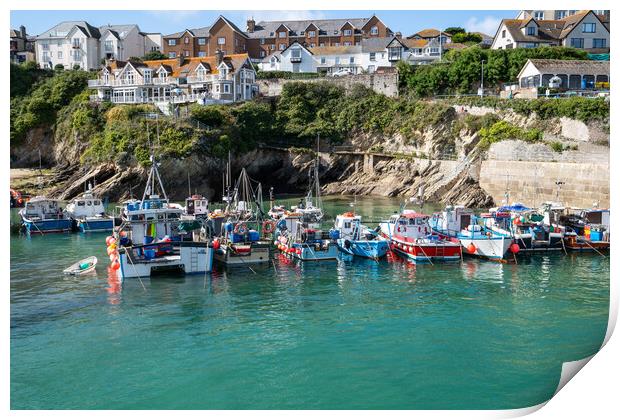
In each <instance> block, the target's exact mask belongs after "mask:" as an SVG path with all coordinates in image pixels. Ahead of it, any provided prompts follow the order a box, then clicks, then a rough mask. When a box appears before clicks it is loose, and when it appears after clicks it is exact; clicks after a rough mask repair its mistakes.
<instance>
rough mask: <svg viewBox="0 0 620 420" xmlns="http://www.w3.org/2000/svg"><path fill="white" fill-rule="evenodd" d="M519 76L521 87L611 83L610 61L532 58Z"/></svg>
mask: <svg viewBox="0 0 620 420" xmlns="http://www.w3.org/2000/svg"><path fill="white" fill-rule="evenodd" d="M517 78H518V79H519V87H520V88H538V87H551V86H554V87H558V88H560V89H571V90H572V89H574V90H585V89H594V88H595V87H596V83H609V61H596V60H550V59H530V60H527V62H526V63H525V65H524V66H523V68H522V69H521V71H520V72H519V75H518V76H517Z"/></svg>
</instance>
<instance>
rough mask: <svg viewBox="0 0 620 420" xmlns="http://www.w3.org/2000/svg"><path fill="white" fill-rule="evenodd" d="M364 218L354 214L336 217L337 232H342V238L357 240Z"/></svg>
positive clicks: (348, 213)
mask: <svg viewBox="0 0 620 420" xmlns="http://www.w3.org/2000/svg"><path fill="white" fill-rule="evenodd" d="M361 223H362V216H360V215H356V214H354V213H353V212H347V213H344V214H339V215H338V216H336V224H335V226H334V227H335V228H336V230H338V231H340V237H341V238H354V237H355V238H356V237H358V236H359V234H360V224H361Z"/></svg>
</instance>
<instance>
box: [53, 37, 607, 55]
mask: <svg viewBox="0 0 620 420" xmlns="http://www.w3.org/2000/svg"><path fill="white" fill-rule="evenodd" d="M603 41H605V40H603ZM58 58H62V51H58Z"/></svg>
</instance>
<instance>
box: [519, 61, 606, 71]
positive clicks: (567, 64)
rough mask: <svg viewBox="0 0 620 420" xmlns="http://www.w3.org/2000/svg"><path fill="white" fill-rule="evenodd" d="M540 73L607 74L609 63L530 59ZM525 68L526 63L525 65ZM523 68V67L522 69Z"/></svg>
mask: <svg viewBox="0 0 620 420" xmlns="http://www.w3.org/2000/svg"><path fill="white" fill-rule="evenodd" d="M528 61H529V62H531V63H532V64H533V65H534V67H536V69H538V71H540V73H553V74H562V73H566V74H593V75H594V74H609V61H595V60H551V59H538V58H537V59H530V60H528ZM526 66H527V63H526ZM523 68H525V66H524V67H523Z"/></svg>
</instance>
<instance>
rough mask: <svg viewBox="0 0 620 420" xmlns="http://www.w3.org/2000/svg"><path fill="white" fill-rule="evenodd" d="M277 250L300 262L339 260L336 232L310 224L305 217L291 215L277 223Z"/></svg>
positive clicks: (296, 214) (295, 214)
mask: <svg viewBox="0 0 620 420" xmlns="http://www.w3.org/2000/svg"><path fill="white" fill-rule="evenodd" d="M276 232H277V233H276V240H275V241H274V243H275V245H276V246H277V248H278V249H279V250H280V251H281V252H282V253H283V254H284V255H286V256H287V257H289V258H294V259H297V260H300V261H324V260H337V259H338V244H337V243H336V239H337V235H336V232H335V231H333V230H332V231H324V230H321V229H320V227H319V224H316V223H315V224H312V223H311V224H308V223H306V222H305V221H304V216H303V215H301V214H299V213H290V214H288V215H285V216H284V217H282V218H281V219H280V220H279V221H278V223H277V231H276Z"/></svg>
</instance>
